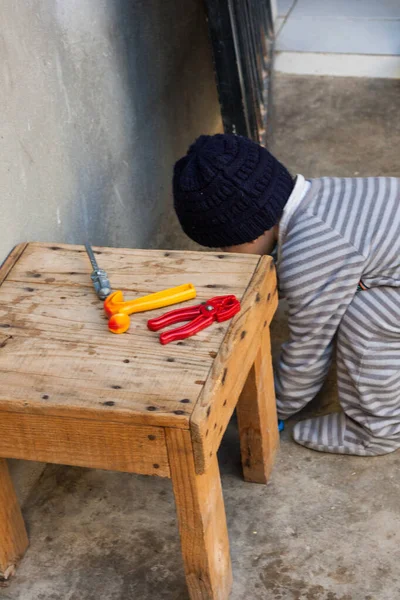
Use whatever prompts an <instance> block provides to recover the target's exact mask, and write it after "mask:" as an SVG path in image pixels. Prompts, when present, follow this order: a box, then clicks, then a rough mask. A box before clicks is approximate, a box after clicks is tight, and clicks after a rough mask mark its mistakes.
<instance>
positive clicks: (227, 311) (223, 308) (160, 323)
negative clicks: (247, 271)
mask: <svg viewBox="0 0 400 600" xmlns="http://www.w3.org/2000/svg"><path fill="white" fill-rule="evenodd" d="M239 311H240V302H239V300H238V299H237V298H236V296H216V297H215V298H211V300H207V302H204V303H203V304H197V305H196V306H191V307H189V308H179V309H178V310H172V311H170V312H168V313H166V314H165V315H162V316H161V317H158V318H157V319H150V321H148V323H147V326H148V328H149V329H150V331H159V330H160V329H163V328H164V327H168V325H174V324H175V323H180V322H181V321H191V323H188V324H187V325H183V326H182V327H178V328H177V329H172V330H170V331H166V332H165V333H162V334H161V335H160V342H161V344H163V345H164V344H169V343H170V342H175V341H177V340H184V339H186V338H188V337H190V336H192V335H195V334H196V333H198V332H199V331H202V330H203V329H205V328H206V327H209V326H210V325H211V324H212V323H214V321H216V322H217V323H222V322H223V321H228V320H229V319H231V318H232V317H234V316H235V315H236V314H237V313H238V312H239Z"/></svg>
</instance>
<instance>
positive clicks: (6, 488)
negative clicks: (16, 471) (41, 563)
mask: <svg viewBox="0 0 400 600" xmlns="http://www.w3.org/2000/svg"><path fill="white" fill-rule="evenodd" d="M27 547H28V537H27V534H26V530H25V525H24V521H23V518H22V514H21V510H20V508H19V505H18V501H17V497H16V495H15V491H14V487H13V484H12V482H11V478H10V474H9V472H8V467H7V462H6V461H5V460H4V459H2V458H0V577H3V578H4V579H8V577H9V576H11V575H12V574H13V573H14V569H15V566H16V565H17V563H18V562H19V560H20V559H21V558H22V556H23V554H24V552H25V550H26V549H27Z"/></svg>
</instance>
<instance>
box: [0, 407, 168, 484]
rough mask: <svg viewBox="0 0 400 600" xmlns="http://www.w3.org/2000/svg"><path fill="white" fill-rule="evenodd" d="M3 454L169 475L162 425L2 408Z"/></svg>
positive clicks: (0, 436) (0, 450)
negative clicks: (4, 409) (94, 419)
mask: <svg viewBox="0 0 400 600" xmlns="http://www.w3.org/2000/svg"><path fill="white" fill-rule="evenodd" d="M0 456H2V457H4V458H21V459H25V460H37V461H40V462H49V463H55V464H63V465H74V466H80V467H90V468H94V469H109V470H112V471H126V472H129V473H139V474H143V475H158V476H160V477H169V475H170V472H169V466H168V456H167V448H166V443H165V434H164V429H163V428H162V427H149V426H136V425H127V424H125V423H112V422H109V423H105V422H104V421H90V420H88V419H76V418H68V417H53V416H46V415H29V414H27V415H23V414H22V415H21V414H17V413H6V412H0Z"/></svg>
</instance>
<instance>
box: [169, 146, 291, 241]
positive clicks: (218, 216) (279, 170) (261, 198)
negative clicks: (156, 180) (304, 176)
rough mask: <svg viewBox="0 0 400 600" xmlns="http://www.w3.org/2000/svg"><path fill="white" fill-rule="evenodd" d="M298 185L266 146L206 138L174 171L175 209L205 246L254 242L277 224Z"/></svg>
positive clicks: (190, 233)
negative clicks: (295, 184) (295, 185)
mask: <svg viewBox="0 0 400 600" xmlns="http://www.w3.org/2000/svg"><path fill="white" fill-rule="evenodd" d="M293 187H294V182H293V179H292V177H291V175H290V173H289V172H288V171H287V169H286V168H285V167H284V166H283V165H282V164H281V163H280V162H279V161H278V160H276V158H274V157H273V156H272V154H270V153H269V152H268V150H266V149H265V148H263V147H262V146H259V145H258V144H256V143H255V142H252V141H251V140H249V139H247V138H244V137H241V136H236V135H228V134H217V135H214V136H208V135H202V136H200V137H199V138H198V139H197V140H196V141H195V143H194V144H193V145H192V146H191V147H190V148H189V151H188V153H187V155H186V156H184V157H183V158H181V159H180V160H179V161H178V162H177V163H176V165H175V168H174V178H173V190H174V206H175V211H176V214H177V215H178V219H179V221H180V223H181V226H182V229H183V230H184V232H185V233H186V234H187V235H188V236H189V237H190V238H191V239H192V240H194V241H195V242H197V243H198V244H201V245H202V246H209V247H212V248H223V247H228V246H236V245H239V244H245V243H246V242H252V241H253V240H255V239H257V238H258V237H260V235H262V234H263V233H264V232H265V231H267V230H268V229H271V227H273V226H274V225H276V223H278V221H279V219H280V217H281V216H282V213H283V209H284V206H285V204H286V202H287V201H288V199H289V196H290V194H291V192H292V190H293Z"/></svg>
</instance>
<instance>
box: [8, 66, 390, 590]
mask: <svg viewBox="0 0 400 600" xmlns="http://www.w3.org/2000/svg"><path fill="white" fill-rule="evenodd" d="M399 88H400V83H399V82H397V81H384V80H363V79H357V80H352V79H340V78H336V79H333V78H314V79H313V78H309V77H291V76H282V77H279V78H277V79H276V81H275V104H276V109H275V127H274V143H273V149H274V151H275V153H276V154H277V156H278V157H279V158H280V159H281V160H282V161H283V162H285V163H286V164H287V166H288V167H289V168H290V170H291V171H292V172H294V173H296V172H302V173H303V174H304V175H306V176H309V177H312V176H319V175H348V176H352V175H356V174H357V175H358V174H359V175H369V174H370V175H378V174H385V175H400V165H399V158H398V157H399V151H398V140H399V134H400V122H399V119H398V105H399V100H398V98H399V97H400V96H399V91H400V90H399ZM184 243H185V242H184V241H183V238H181V237H179V239H178V238H177V239H175V240H174V244H175V245H176V246H179V247H182V245H183V244H184ZM285 335H286V325H285V307H284V306H281V309H280V311H279V313H278V318H277V319H276V320H275V323H274V326H273V339H274V348H275V352H276V349H277V348H278V346H279V343H280V341H281V340H282V339H284V337H285ZM334 406H335V386H334V380H333V374H331V376H330V378H329V380H328V382H327V385H326V386H325V390H324V392H323V393H322V395H321V397H320V399H319V405H315V407H314V409H313V410H314V412H315V411H324V410H327V408H329V409H332V407H334ZM220 465H221V472H222V483H223V489H224V496H225V503H226V510H227V517H228V526H229V532H230V539H231V551H232V560H233V570H234V586H233V593H232V600H245V599H246V600H247V599H248V600H269V599H271V600H396V599H397V598H399V597H400V569H399V567H398V565H399V562H400V544H399V542H400V502H399V495H400V482H399V477H398V473H399V466H400V454H399V453H394V454H392V455H388V456H386V457H379V458H366V459H363V458H357V457H343V456H333V455H328V454H326V455H325V454H319V453H315V452H312V451H310V450H306V449H305V448H302V447H300V446H297V445H295V444H294V443H293V442H292V441H291V439H290V425H289V427H288V428H287V430H286V431H285V432H284V434H283V436H282V447H281V451H280V454H279V457H278V460H277V464H276V468H275V471H274V474H273V477H272V480H271V483H270V484H269V485H268V486H266V487H265V486H260V485H251V484H246V483H244V482H243V481H242V478H241V470H240V456H239V445H238V437H237V431H236V425H235V422H232V423H231V426H230V428H229V430H228V432H227V434H226V436H225V438H224V441H223V445H222V448H221V451H220ZM24 516H25V519H26V522H27V525H28V529H29V534H30V539H31V546H30V549H29V551H28V552H27V554H26V557H25V559H24V561H23V562H22V564H21V566H20V568H19V570H18V572H17V575H16V577H15V578H14V579H13V580H12V582H11V584H10V585H9V586H8V587H4V588H3V589H0V598H1V600H99V599H104V600H130V599H131V598H132V599H134V598H135V599H138V600H150V599H151V600H188V596H187V592H186V587H185V582H184V575H183V568H182V561H181V558H180V548H179V539H178V532H177V525H176V518H175V511H174V502H173V495H172V489H171V483H170V481H168V480H163V479H157V478H154V477H144V476H132V475H127V474H120V473H119V474H118V473H110V472H105V471H96V470H87V469H78V468H71V467H59V466H48V467H47V468H46V470H45V472H44V474H43V475H42V477H41V479H40V481H39V483H38V484H37V485H36V487H35V489H34V490H33V492H32V493H31V495H30V497H29V498H28V500H27V501H26V503H25V505H24Z"/></svg>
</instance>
